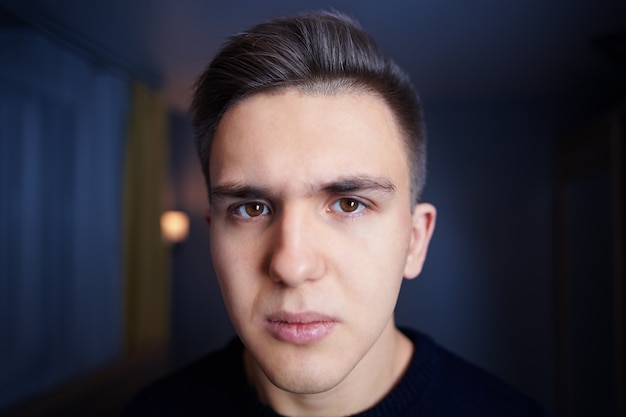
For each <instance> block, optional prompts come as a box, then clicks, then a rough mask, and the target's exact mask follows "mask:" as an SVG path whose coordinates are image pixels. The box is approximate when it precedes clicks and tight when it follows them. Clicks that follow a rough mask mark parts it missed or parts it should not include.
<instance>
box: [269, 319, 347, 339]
mask: <svg viewBox="0 0 626 417" xmlns="http://www.w3.org/2000/svg"><path fill="white" fill-rule="evenodd" d="M337 324H339V321H338V320H337V319H336V318H333V317H331V316H328V315H325V314H321V313H317V312H305V313H289V312H285V311H280V312H276V313H273V314H270V315H269V316H267V318H266V320H265V328H266V329H267V331H268V332H269V333H270V334H271V335H272V336H273V337H274V338H276V339H278V340H280V341H282V342H286V343H291V344H295V345H306V344H311V343H315V342H318V341H320V340H322V339H323V338H325V337H326V336H328V335H329V334H330V333H331V332H332V331H333V329H334V328H335V326H336V325H337Z"/></svg>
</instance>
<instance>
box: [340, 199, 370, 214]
mask: <svg viewBox="0 0 626 417" xmlns="http://www.w3.org/2000/svg"><path fill="white" fill-rule="evenodd" d="M332 209H333V210H335V211H338V212H342V213H352V214H354V213H359V212H361V211H362V210H363V209H365V204H363V203H361V202H360V201H359V200H357V199H355V198H340V199H339V200H337V201H335V202H334V203H333V205H332Z"/></svg>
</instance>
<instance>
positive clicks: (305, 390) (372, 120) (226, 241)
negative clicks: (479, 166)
mask: <svg viewBox="0 0 626 417" xmlns="http://www.w3.org/2000/svg"><path fill="white" fill-rule="evenodd" d="M194 110H195V124H196V129H197V134H198V138H199V142H198V146H199V150H200V155H201V160H202V165H203V169H204V170H205V175H206V177H207V182H208V184H209V193H210V208H209V211H208V213H207V222H208V224H209V234H210V242H211V256H212V258H213V265H214V267H215V272H216V275H217V279H218V281H219V284H220V289H221V291H222V295H223V298H224V302H225V305H226V308H227V310H228V314H229V317H230V319H231V321H232V323H233V326H234V328H235V330H236V332H237V334H238V335H239V337H240V339H241V340H242V342H243V343H244V345H245V348H246V349H245V364H246V372H247V376H248V379H249V380H250V381H251V382H252V384H253V385H254V387H255V388H256V391H257V393H258V395H259V397H260V398H261V400H262V401H264V402H266V403H268V404H269V405H270V406H272V407H273V408H274V409H275V410H276V411H277V412H279V413H280V414H284V415H350V414H354V413H356V412H358V411H361V410H363V409H365V408H367V407H369V406H371V405H373V404H374V403H376V402H377V401H379V400H380V399H381V398H382V397H383V396H384V395H385V394H386V393H387V392H388V391H389V390H390V389H391V387H392V386H393V385H394V384H395V383H396V382H397V379H398V378H399V376H400V375H401V373H402V372H403V370H404V369H405V366H406V364H407V362H408V360H409V357H410V353H411V349H412V347H411V343H410V342H409V341H408V339H406V337H404V336H403V335H402V334H401V333H400V332H399V331H398V329H397V328H396V327H395V322H394V319H393V311H394V308H395V304H396V301H397V298H398V293H399V290H400V286H401V282H402V280H403V277H406V278H413V277H415V276H416V275H418V274H419V273H420V271H421V268H422V264H423V262H424V259H425V256H426V251H427V247H428V242H429V239H430V236H431V234H432V231H433V227H434V221H435V209H434V207H432V206H431V205H429V204H425V203H421V204H417V203H416V201H417V196H418V195H419V191H420V190H421V187H422V183H423V172H422V171H423V159H424V155H423V152H424V143H423V134H422V122H421V114H420V110H419V104H418V101H417V98H416V96H415V94H414V93H413V91H412V89H411V87H410V84H409V82H408V80H407V78H406V77H405V76H404V75H403V74H402V73H401V72H400V71H399V70H398V69H397V68H396V67H395V66H394V65H393V64H391V63H390V62H389V61H387V60H385V58H383V56H382V55H381V54H380V53H379V52H378V50H377V49H376V48H375V46H374V44H373V43H372V42H371V40H369V38H368V37H367V36H366V35H365V34H364V33H363V32H362V31H361V30H360V29H358V27H357V26H356V25H355V24H354V23H352V22H350V21H347V20H346V19H345V18H343V17H338V16H334V15H328V14H315V15H309V16H306V17H297V18H293V19H284V20H278V21H275V22H273V23H268V24H264V25H260V26H257V27H255V28H253V29H252V30H251V31H250V32H248V33H247V34H242V35H238V36H236V37H234V38H233V39H232V40H231V43H230V44H228V45H227V46H226V47H225V48H224V49H223V51H222V52H221V53H220V54H218V56H217V58H216V59H215V60H214V61H213V63H212V64H211V65H210V66H209V68H208V69H207V71H206V72H205V73H204V74H203V76H202V77H201V79H200V82H199V83H198V85H197V90H196V98H195V101H194ZM409 161H410V162H409Z"/></svg>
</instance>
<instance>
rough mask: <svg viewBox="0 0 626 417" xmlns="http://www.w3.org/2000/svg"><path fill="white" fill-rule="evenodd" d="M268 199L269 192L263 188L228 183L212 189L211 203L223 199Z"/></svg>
mask: <svg viewBox="0 0 626 417" xmlns="http://www.w3.org/2000/svg"><path fill="white" fill-rule="evenodd" d="M265 197H267V191H266V190H264V189H263V188H261V187H253V186H249V185H242V184H237V183H227V184H222V185H217V186H215V187H211V190H210V193H209V198H210V201H213V200H215V199H217V200H220V199H223V198H237V199H255V198H259V199H260V198H265Z"/></svg>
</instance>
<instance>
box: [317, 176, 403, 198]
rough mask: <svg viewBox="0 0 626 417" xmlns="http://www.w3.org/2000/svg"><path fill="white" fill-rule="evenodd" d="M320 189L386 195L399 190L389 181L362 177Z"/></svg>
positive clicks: (339, 192) (337, 182) (323, 186)
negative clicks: (370, 192)
mask: <svg viewBox="0 0 626 417" xmlns="http://www.w3.org/2000/svg"><path fill="white" fill-rule="evenodd" d="M316 188H317V187H316ZM319 189H320V190H321V191H325V192H327V193H337V194H344V193H353V192H359V191H375V192H382V193H385V194H395V193H396V191H397V190H398V189H397V187H396V185H395V184H394V183H393V182H392V181H391V180H389V179H386V178H372V177H361V176H356V177H345V178H340V179H338V180H336V181H332V182H329V183H326V184H322V186H321V187H319Z"/></svg>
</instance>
